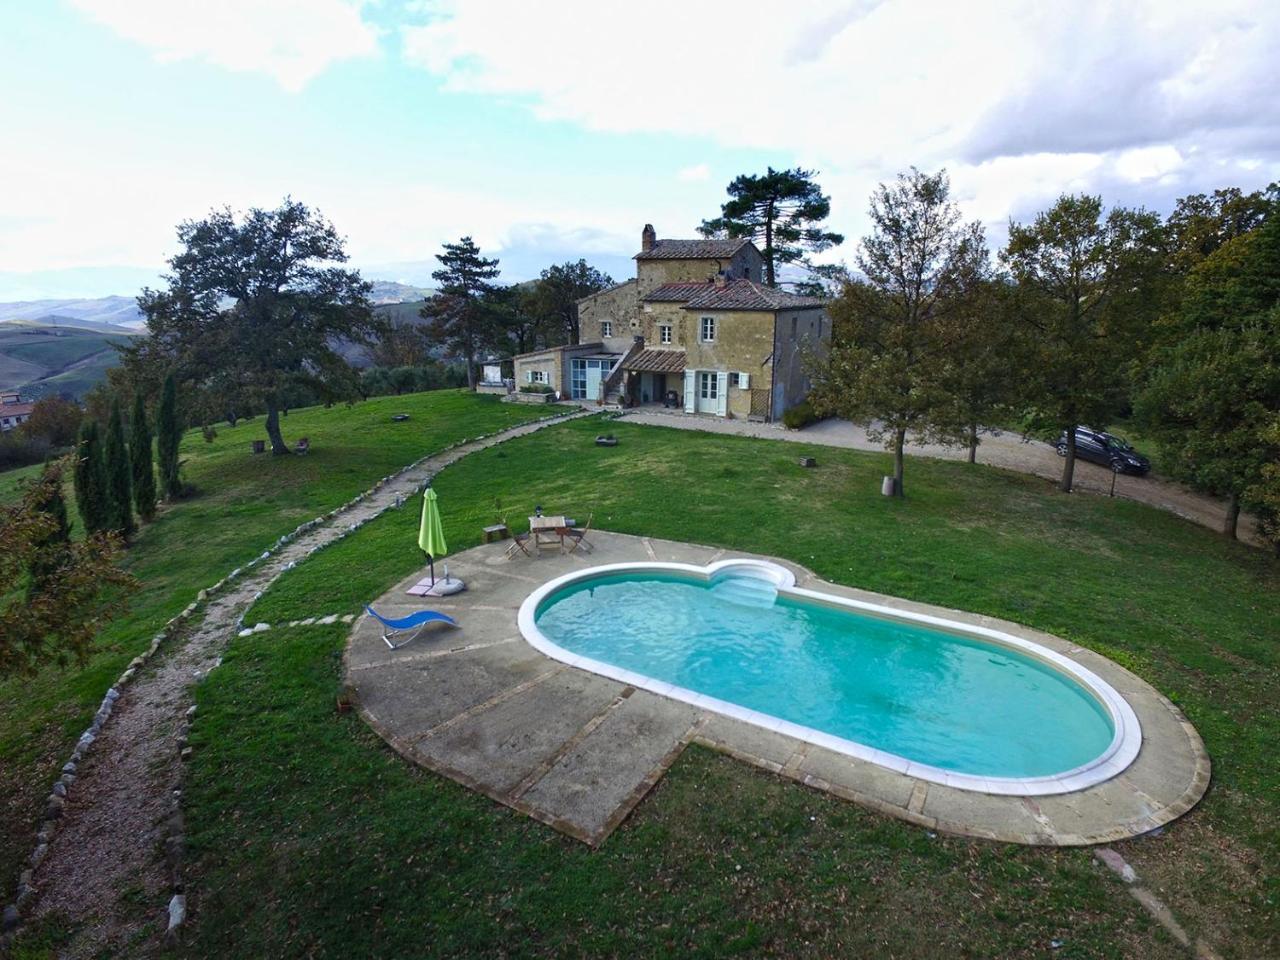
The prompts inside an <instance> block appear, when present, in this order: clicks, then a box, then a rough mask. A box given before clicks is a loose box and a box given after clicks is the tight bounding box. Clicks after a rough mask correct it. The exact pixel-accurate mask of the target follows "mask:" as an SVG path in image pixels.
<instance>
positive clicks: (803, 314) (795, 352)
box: [770, 307, 831, 420]
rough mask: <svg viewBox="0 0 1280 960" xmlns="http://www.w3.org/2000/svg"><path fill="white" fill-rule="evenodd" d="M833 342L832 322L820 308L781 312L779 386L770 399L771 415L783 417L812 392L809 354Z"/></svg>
mask: <svg viewBox="0 0 1280 960" xmlns="http://www.w3.org/2000/svg"><path fill="white" fill-rule="evenodd" d="M830 342H831V321H830V319H829V318H828V317H827V313H826V311H825V310H823V309H822V308H820V307H814V308H810V309H807V310H787V311H783V312H780V313H779V314H778V336H777V356H776V357H775V358H774V365H773V366H774V371H773V373H774V378H775V381H776V383H777V388H776V389H775V390H774V391H773V396H772V399H771V408H772V409H771V411H770V413H771V415H772V418H773V419H774V420H777V419H780V418H781V417H782V414H783V412H784V411H786V410H788V409H790V408H791V407H794V406H795V405H796V404H797V403H799V402H800V401H801V400H803V399H804V398H805V397H806V396H808V394H809V388H810V386H811V378H810V377H809V373H808V371H807V370H806V368H805V358H806V356H807V355H808V354H809V353H817V354H818V355H823V354H825V353H826V348H827V344H829V343H830Z"/></svg>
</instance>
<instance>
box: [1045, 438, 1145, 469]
mask: <svg viewBox="0 0 1280 960" xmlns="http://www.w3.org/2000/svg"><path fill="white" fill-rule="evenodd" d="M1057 448H1058V456H1060V457H1065V456H1066V455H1067V431H1065V430H1063V431H1062V436H1060V437H1059V438H1058V443H1057ZM1076 456H1077V457H1079V458H1080V459H1081V460H1088V461H1090V462H1092V463H1100V464H1102V465H1103V466H1104V467H1110V468H1111V469H1112V470H1113V471H1115V472H1116V473H1136V474H1137V475H1138V476H1142V475H1143V474H1145V473H1147V472H1148V471H1149V470H1150V469H1151V461H1150V460H1148V459H1147V458H1146V457H1144V456H1143V455H1142V454H1140V453H1138V451H1137V450H1134V449H1133V447H1131V446H1130V445H1129V444H1128V442H1127V441H1125V440H1121V439H1120V438H1119V437H1117V436H1113V435H1112V434H1110V433H1103V432H1102V431H1101V430H1090V429H1089V428H1088V427H1076Z"/></svg>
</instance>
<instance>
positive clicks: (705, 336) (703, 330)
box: [698, 317, 716, 343]
mask: <svg viewBox="0 0 1280 960" xmlns="http://www.w3.org/2000/svg"><path fill="white" fill-rule="evenodd" d="M698 333H699V339H700V341H701V342H702V343H715V342H716V318H715V317H701V318H700V319H699V321H698Z"/></svg>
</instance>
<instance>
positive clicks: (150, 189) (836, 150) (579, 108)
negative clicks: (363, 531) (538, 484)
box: [0, 0, 1280, 301]
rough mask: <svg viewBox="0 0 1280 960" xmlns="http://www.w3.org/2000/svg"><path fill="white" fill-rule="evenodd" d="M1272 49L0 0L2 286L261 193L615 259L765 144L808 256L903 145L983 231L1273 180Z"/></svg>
mask: <svg viewBox="0 0 1280 960" xmlns="http://www.w3.org/2000/svg"><path fill="white" fill-rule="evenodd" d="M1277 50H1280V3H1277V2H1275V0H1258V2H1244V0H1240V2H1234V0H1211V2H1199V0H1175V2H1169V0H1157V2H1125V3H1120V2H1093V0H1076V2H1073V3H1070V4H1059V3H1043V4H1028V3H1025V2H1008V3H1005V2H987V3H980V4H976V3H965V2H923V0H921V2H908V0H884V2H875V0H855V2H835V0H830V2H826V0H809V2H806V3H799V4H790V5H788V4H777V3H774V2H757V0H734V2H731V3H730V2H719V0H714V2H713V0H699V2H696V3H691V2H689V0H682V2H671V0H647V2H644V3H621V2H615V0H544V2H539V3H531V2H528V0H363V2H362V0H219V2H217V3H208V2H206V0H40V2H29V3H5V4H0V131H3V139H2V141H0V144H2V145H0V300H4V301H10V300H21V299H36V298H44V297H92V296H102V295H107V294H123V295H132V294H134V293H136V292H137V290H138V289H139V287H141V286H142V285H143V284H147V283H150V284H154V283H156V282H157V276H158V274H159V273H160V272H161V271H162V270H163V267H164V263H165V261H166V260H167V259H168V258H169V257H171V256H173V255H174V253H175V252H176V240H175V235H174V228H175V226H176V225H177V224H178V223H179V222H181V221H183V220H185V219H190V218H199V217H201V216H202V215H204V214H206V213H207V212H208V211H209V210H210V209H212V208H216V207H223V206H230V207H231V208H233V209H237V210H243V209H247V208H249V207H252V206H266V207H270V206H274V205H276V204H278V203H279V202H280V200H281V199H282V198H283V197H285V196H286V195H288V196H292V197H293V198H294V199H297V200H301V201H303V202H305V203H307V204H309V205H311V206H313V207H315V208H317V209H319V210H320V211H321V212H322V213H323V214H324V215H325V216H326V217H328V218H329V219H330V220H332V221H333V223H334V224H335V225H336V227H337V228H338V230H339V232H340V233H342V234H343V235H344V236H345V237H346V240H347V249H348V252H349V254H350V256H351V261H352V263H353V264H354V265H355V266H357V267H359V268H360V269H361V271H362V272H363V273H364V274H365V275H366V276H367V277H370V278H372V279H386V280H400V281H402V282H408V283H416V284H422V285H429V284H430V271H431V270H432V269H433V268H434V267H435V262H434V260H433V259H432V258H433V256H434V254H435V253H436V252H438V251H439V249H440V244H441V243H443V242H445V241H450V240H456V239H457V238H458V237H460V236H462V235H470V236H472V237H474V238H475V240H476V241H477V242H478V243H479V244H480V245H481V247H482V248H483V249H484V251H485V252H486V253H487V254H488V255H490V256H496V257H498V258H499V259H500V260H501V262H502V267H503V271H504V273H503V276H504V278H505V279H507V280H511V281H515V280H522V279H527V278H529V277H531V276H536V274H537V273H538V271H539V270H540V269H542V268H543V267H545V266H547V265H549V264H551V263H555V262H563V261H564V260H568V259H575V260H576V259H577V258H579V257H584V258H586V259H587V260H588V261H590V262H592V263H593V264H595V265H597V266H599V267H601V268H603V269H605V270H607V271H608V272H610V273H612V274H613V275H614V276H615V278H619V279H621V278H625V277H626V276H628V275H630V273H631V271H632V269H633V268H632V265H631V262H630V257H631V255H632V254H634V253H635V252H636V251H637V250H638V248H639V234H640V230H641V228H642V226H643V225H644V224H645V223H646V222H651V223H653V224H654V225H655V227H656V228H657V232H658V235H659V236H660V237H679V236H693V235H694V231H695V228H696V227H697V225H698V223H699V222H700V221H701V220H702V219H704V218H707V217H711V216H714V215H716V214H717V213H718V211H719V205H720V203H721V202H722V201H723V200H724V198H725V192H724V190H725V186H726V184H727V183H728V182H729V181H730V180H731V179H732V178H733V177H734V176H736V175H737V174H740V173H754V172H763V171H764V170H765V169H766V168H767V167H768V166H771V165H772V166H773V167H775V168H781V167H794V166H802V167H805V168H809V169H813V170H816V171H818V181H819V183H820V184H821V186H822V187H823V189H824V190H825V191H826V192H827V193H829V194H830V196H831V201H832V215H831V219H830V222H829V227H830V228H831V229H834V230H837V231H840V232H843V233H844V234H846V235H847V237H848V240H847V241H846V243H845V244H844V246H843V247H840V248H837V250H835V251H834V252H833V253H832V254H830V255H829V256H828V258H827V259H834V260H846V261H849V262H852V260H853V258H854V256H855V252H856V244H857V240H858V237H859V236H861V235H862V234H863V233H864V232H865V231H866V226H867V218H866V208H867V199H868V196H869V195H870V192H871V190H872V189H873V188H874V186H875V185H876V184H877V183H878V182H881V181H885V180H889V179H892V178H893V177H894V176H896V175H897V174H898V173H899V172H900V171H903V170H906V169H908V168H910V167H911V166H913V165H914V166H917V167H919V168H921V169H923V170H926V171H933V170H936V169H938V168H939V167H945V168H946V169H947V170H948V172H949V174H950V177H951V182H952V188H953V195H954V197H955V198H956V200H957V201H958V202H959V203H960V205H961V207H962V209H963V211H964V212H965V214H966V216H968V217H970V218H974V219H979V220H981V221H982V222H983V223H984V224H985V225H986V226H987V229H988V234H989V240H990V242H991V245H992V246H993V248H998V247H999V245H1000V244H1001V243H1002V242H1003V239H1004V233H1005V230H1006V228H1007V224H1008V222H1009V219H1010V218H1013V219H1015V220H1019V221H1021V220H1026V219H1028V218H1030V217H1032V216H1034V214H1035V213H1036V211H1038V210H1040V209H1043V208H1045V207H1046V206H1048V205H1049V204H1051V203H1052V202H1053V200H1054V199H1055V198H1056V197H1057V196H1058V195H1060V194H1061V193H1063V192H1080V191H1087V192H1090V193H1099V194H1101V195H1102V196H1103V198H1104V200H1105V201H1106V202H1107V203H1108V204H1109V205H1111V204H1125V205H1130V206H1138V205H1142V206H1147V207H1150V208H1152V209H1156V210H1158V211H1160V212H1162V213H1165V212H1168V210H1169V209H1171V208H1172V205H1173V201H1174V199H1175V198H1177V197H1179V196H1183V195H1186V194H1188V193H1196V192H1205V191H1210V190H1212V189H1214V188H1217V187H1224V186H1239V187H1241V188H1244V189H1246V190H1253V189H1258V188H1261V187H1263V186H1265V185H1266V184H1267V183H1269V182H1271V181H1274V180H1280V95H1278V94H1280V55H1277V53H1276V51H1277Z"/></svg>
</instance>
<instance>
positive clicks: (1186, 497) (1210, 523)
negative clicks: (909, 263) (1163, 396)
mask: <svg viewBox="0 0 1280 960" xmlns="http://www.w3.org/2000/svg"><path fill="white" fill-rule="evenodd" d="M626 419H627V421H628V422H629V423H639V424H645V425H649V426H660V427H676V428H678V429H681V430H703V431H706V432H708V433H726V434H733V435H737V436H749V437H761V438H764V439H768V440H789V441H794V442H795V443H813V444H820V445H823V446H828V447H844V448H847V449H850V450H872V451H876V452H878V453H884V452H886V451H885V447H884V444H883V443H880V442H877V441H875V440H871V439H869V438H868V437H867V429H866V427H862V426H859V425H858V424H855V423H850V422H849V421H847V420H823V421H822V422H820V423H815V424H813V425H812V426H809V427H806V428H805V429H803V430H787V429H785V428H783V427H781V426H779V425H776V424H770V423H750V422H747V421H744V420H722V419H720V418H718V417H715V418H712V417H695V416H690V415H688V414H674V413H650V412H647V411H646V412H637V413H628V414H627V415H626ZM907 453H908V454H909V455H911V456H917V457H936V458H939V459H942V460H965V459H967V458H968V455H969V451H968V450H967V449H966V448H964V447H944V446H942V445H941V444H936V443H927V444H908V446H907ZM978 462H979V463H985V464H989V465H990V466H993V467H1002V468H1004V469H1006V470H1015V471H1017V472H1019V473H1030V474H1033V475H1035V476H1037V477H1044V478H1045V479H1047V480H1053V481H1057V480H1058V479H1059V478H1060V477H1061V476H1062V460H1061V459H1060V458H1059V457H1058V454H1057V452H1056V451H1055V450H1054V448H1053V447H1051V446H1050V445H1049V444H1047V443H1043V442H1041V441H1039V440H1024V439H1023V438H1022V436H1021V434H1018V433H1010V432H1002V433H989V434H984V435H983V436H982V442H981V443H980V444H979V445H978ZM1111 480H1112V474H1111V471H1110V470H1108V469H1107V468H1105V467H1101V466H1098V465H1097V464H1095V463H1086V462H1085V461H1083V460H1077V461H1076V472H1075V488H1076V490H1078V491H1081V492H1087V493H1101V494H1106V493H1108V492H1109V491H1110V490H1111ZM1115 482H1116V487H1115V493H1116V496H1117V497H1124V498H1125V499H1128V500H1137V501H1138V502H1140V503H1145V504H1149V505H1150V506H1153V507H1159V508H1160V509H1161V510H1167V511H1169V512H1170V513H1172V514H1176V515H1177V516H1179V517H1182V518H1183V519H1185V520H1190V521H1191V522H1192V523H1198V524H1199V525H1200V526H1202V527H1208V528H1209V529H1211V530H1214V531H1221V530H1222V525H1223V522H1224V521H1225V519H1226V515H1227V508H1226V502H1225V501H1222V500H1218V499H1216V498H1214V497H1208V496H1205V495H1204V494H1200V493H1195V492H1193V491H1191V490H1188V489H1187V488H1186V487H1183V486H1181V485H1180V484H1177V483H1172V482H1170V481H1168V480H1162V479H1160V478H1158V477H1154V476H1150V475H1148V476H1145V477H1134V476H1127V475H1123V476H1118V477H1116V478H1115ZM905 483H906V487H907V492H908V495H909V494H910V490H911V474H910V471H909V470H908V472H907V474H906V481H905ZM1239 536H1240V539H1241V540H1243V541H1245V542H1246V543H1251V544H1254V545H1255V546H1261V545H1262V543H1263V542H1262V540H1261V538H1260V537H1259V536H1258V532H1257V521H1256V520H1255V518H1254V517H1252V516H1250V515H1249V514H1246V513H1242V514H1241V515H1240V527H1239Z"/></svg>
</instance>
